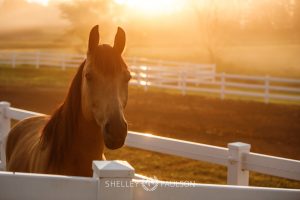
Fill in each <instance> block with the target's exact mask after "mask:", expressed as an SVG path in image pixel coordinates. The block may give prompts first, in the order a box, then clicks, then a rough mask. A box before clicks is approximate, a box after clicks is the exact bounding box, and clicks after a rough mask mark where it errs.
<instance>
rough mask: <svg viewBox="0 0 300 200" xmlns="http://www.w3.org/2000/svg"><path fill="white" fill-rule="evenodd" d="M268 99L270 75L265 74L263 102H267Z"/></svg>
mask: <svg viewBox="0 0 300 200" xmlns="http://www.w3.org/2000/svg"><path fill="white" fill-rule="evenodd" d="M269 101H270V77H269V76H268V75H266V76H265V103H267V104H268V103H269Z"/></svg>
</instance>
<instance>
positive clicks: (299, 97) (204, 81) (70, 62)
mask: <svg viewBox="0 0 300 200" xmlns="http://www.w3.org/2000/svg"><path fill="white" fill-rule="evenodd" d="M84 58H85V56H84V55H81V54H58V53H43V52H4V51H2V52H0V64H6V65H11V66H12V67H13V68H15V67H17V65H33V66H35V67H36V68H40V67H42V66H49V67H61V68H62V69H66V68H68V67H78V66H79V64H80V63H81V62H82V61H83V59H84ZM126 61H127V63H128V65H129V67H130V70H131V72H132V76H133V80H132V81H131V84H133V85H139V86H142V87H144V89H145V90H147V89H148V88H149V87H156V88H165V89H173V90H177V91H181V93H182V94H183V95H184V94H186V93H187V92H199V93H209V94H214V95H218V96H220V98H221V99H224V98H225V97H226V96H231V97H234V96H237V97H246V98H252V99H260V100H264V101H265V103H269V101H273V100H284V101H291V102H295V103H300V80H298V79H288V78H279V77H270V76H248V75H236V74H226V73H216V67H215V65H213V64H191V63H181V62H168V61H162V60H152V59H145V58H127V59H126Z"/></svg>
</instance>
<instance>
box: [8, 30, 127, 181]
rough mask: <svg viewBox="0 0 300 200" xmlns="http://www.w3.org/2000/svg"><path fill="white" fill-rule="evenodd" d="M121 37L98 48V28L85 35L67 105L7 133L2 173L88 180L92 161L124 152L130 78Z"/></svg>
mask: <svg viewBox="0 0 300 200" xmlns="http://www.w3.org/2000/svg"><path fill="white" fill-rule="evenodd" d="M124 46H125V32H124V31H123V29H121V28H118V31H117V34H116V36H115V41H114V46H113V47H111V46H109V45H106V44H103V45H99V32H98V25H97V26H95V27H93V28H92V30H91V31H90V36H89V43H88V51H87V57H86V60H85V61H84V62H83V63H82V64H81V66H80V67H79V69H78V71H77V73H76V75H75V77H74V79H73V81H72V84H71V86H70V89H69V92H68V94H67V97H66V99H65V100H64V102H63V103H62V105H61V106H60V107H59V108H58V109H57V110H56V111H55V112H54V114H53V115H52V116H51V117H48V116H41V117H32V118H27V119H25V120H23V121H21V122H19V123H18V124H17V125H16V126H15V127H14V128H13V129H12V130H11V131H10V133H9V135H8V138H7V144H6V162H7V170H8V171H14V172H32V173H48V174H63V175H74V176H91V175H92V169H91V167H92V161H93V160H102V159H105V157H104V154H103V150H104V145H105V146H106V147H107V148H109V149H117V148H120V147H122V146H123V144H124V141H125V138H126V135H127V123H126V120H125V118H124V114H123V110H124V108H125V106H126V103H127V95H128V82H129V80H130V78H131V76H130V72H129V71H128V69H127V66H126V64H125V62H124V60H123V59H122V56H121V54H122V52H123V50H124Z"/></svg>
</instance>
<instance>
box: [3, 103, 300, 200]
mask: <svg viewBox="0 0 300 200" xmlns="http://www.w3.org/2000/svg"><path fill="white" fill-rule="evenodd" d="M40 115H43V114H41V113H35V112H30V111H26V110H22V109H18V108H12V107H10V104H9V103H7V102H0V142H1V167H2V168H5V151H4V146H5V145H4V144H5V142H3V141H4V138H6V136H7V134H8V132H9V130H10V126H11V124H10V122H11V119H14V120H22V119H24V118H27V117H32V116H40ZM125 144H126V145H127V146H129V147H135V148H140V149H144V150H150V151H155V152H160V153H166V154H170V155H176V156H182V157H186V158H190V159H194V160H199V161H205V162H211V163H215V164H219V165H223V166H227V169H228V170H227V183H228V184H229V185H240V186H248V183H249V170H250V171H256V172H260V173H264V174H269V175H274V176H278V177H283V178H288V179H293V180H298V181H300V161H297V160H291V159H285V158H280V157H273V156H268V155H263V154H256V153H251V152H250V145H249V144H245V143H239V142H237V143H230V144H228V148H223V147H217V146H212V145H205V144H201V143H195V142H188V141H182V140H177V139H172V138H166V137H160V136H154V135H151V134H143V133H137V132H132V131H129V133H128V136H127V138H126V142H125ZM102 164H103V163H102ZM102 164H99V165H98V164H97V163H94V164H93V169H94V179H92V178H78V177H76V178H75V177H65V176H49V175H39V176H36V175H34V176H32V175H29V174H22V173H9V172H1V173H0V185H1V187H0V199H1V194H2V195H3V194H5V195H6V196H4V197H11V196H12V197H15V198H16V199H17V197H20V196H21V195H23V194H24V193H25V194H29V193H30V192H29V191H27V189H29V188H35V187H33V186H32V185H31V184H28V182H30V183H32V184H33V185H36V186H37V188H40V189H39V190H37V189H36V188H35V191H38V194H40V193H39V192H41V193H42V192H47V193H49V194H50V197H53V196H51V195H60V196H61V198H63V197H66V195H67V197H70V198H71V197H72V198H73V197H76V195H75V194H77V193H76V192H78V193H79V192H80V195H79V196H78V197H82V195H87V196H88V197H90V199H97V198H98V199H106V198H102V195H104V194H109V195H116V196H114V197H119V196H118V195H119V194H118V192H121V191H119V190H118V189H116V190H111V188H105V187H104V183H103V182H101V181H103V180H115V179H116V180H119V179H121V180H123V178H125V179H126V180H130V181H136V185H137V186H136V187H134V188H133V189H132V188H131V189H132V190H134V191H133V196H130V198H129V197H128V199H141V198H142V197H143V198H144V199H166V197H168V196H169V195H172V199H183V198H184V196H185V195H186V196H189V199H197V198H198V197H199V196H203V198H204V197H207V198H205V199H216V198H221V197H222V199H232V198H234V197H236V196H239V195H243V199H247V198H248V199H253V197H255V199H265V198H267V199H268V198H270V199H276V198H278V199H280V198H282V199H290V198H291V199H297V198H299V196H300V190H287V189H274V188H273V189H271V188H254V187H231V186H216V185H215V186H214V185H203V184H192V185H190V186H191V187H186V186H185V185H184V184H183V183H178V184H179V185H180V187H174V184H173V187H170V185H169V186H168V183H164V182H159V186H160V187H159V186H157V185H155V184H158V182H157V181H154V182H150V183H149V179H144V180H133V175H132V173H134V172H133V168H129V169H128V165H127V164H126V165H125V166H127V167H125V170H127V172H128V170H129V171H130V173H124V171H123V172H122V173H121V172H118V170H117V171H116V174H114V173H112V172H111V171H113V170H111V167H112V168H114V169H116V167H115V164H112V165H111V166H110V165H109V164H108V163H106V164H105V162H104V166H102ZM100 165H101V166H102V167H99V166H100ZM107 167H108V168H107ZM102 169H103V170H107V171H109V172H107V174H108V175H107V176H106V175H105V173H106V172H105V171H104V172H99V170H102ZM122 169H124V168H123V167H122V166H121V171H122ZM95 170H96V172H95ZM195 170H196V169H195ZM97 171H98V172H97ZM118 173H119V174H118ZM124 174H127V175H126V176H124ZM101 175H102V176H101ZM129 175H130V176H129ZM123 176H124V177H123ZM135 177H136V178H137V177H140V176H138V175H136V176H135ZM95 178H96V179H95ZM99 178H100V179H99ZM102 178H103V179H102ZM105 178H107V179H105ZM127 178H128V179H127ZM99 181H100V182H99ZM143 181H144V182H143ZM147 181H148V182H147ZM16 182H18V184H19V185H22V190H21V191H22V192H21V193H18V192H13V190H14V188H13V189H12V187H13V186H14V185H15V183H16ZM143 184H147V187H149V188H150V189H151V188H154V187H158V189H157V190H155V191H152V192H153V193H151V192H149V191H143V188H144V189H145V187H144V185H143ZM161 184H162V185H161ZM169 184H170V183H169ZM176 184H177V183H176ZM28 185H30V187H29V186H28ZM57 185H60V186H62V188H61V190H62V191H60V189H59V188H60V187H58V186H57ZM23 186H24V188H23ZM48 188H49V190H48ZM74 188H77V189H74ZM149 188H148V189H149ZM180 188H181V189H180ZM182 188H183V189H182ZM113 189H115V188H113ZM123 189H124V188H123ZM58 190H59V191H60V192H58V193H56V192H57V191H58ZM71 190H72V192H75V194H74V193H72V194H69V195H71V196H68V192H67V191H71ZM107 190H108V191H107ZM51 191H56V192H55V193H53V194H52V192H51ZM99 191H100V194H99ZM122 191H123V190H122ZM3 192H4V193H3ZM19 192H20V191H19ZM97 192H98V193H97ZM123 192H124V191H123ZM147 192H148V193H147ZM218 192H221V193H218ZM31 193H33V192H32V191H31ZM101 193H102V194H101ZM130 193H131V195H132V191H131V192H130ZM121 194H123V193H120V195H121ZM126 194H127V193H126ZM246 194H247V195H250V194H251V195H254V196H247V195H246ZM18 195H19V196H18ZM32 195H36V194H32ZM99 195H100V196H101V197H100V196H99ZM127 195H128V194H127ZM141 195H142V196H141ZM244 195H245V196H244ZM277 195H278V196H277ZM297 195H298V196H297ZM121 196H122V195H121ZM30 197H32V196H30ZM50 197H49V199H51V198H50ZM55 197H57V196H55ZM43 199H44V198H43ZM108 199H116V198H108ZM125 199H127V198H125Z"/></svg>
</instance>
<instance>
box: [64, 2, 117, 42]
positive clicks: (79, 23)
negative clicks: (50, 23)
mask: <svg viewBox="0 0 300 200" xmlns="http://www.w3.org/2000/svg"><path fill="white" fill-rule="evenodd" d="M59 9H60V11H61V13H62V17H63V18H64V19H66V20H68V21H69V22H70V28H69V29H68V31H67V36H68V37H69V38H70V39H71V40H72V41H74V39H76V40H77V43H78V45H79V46H80V47H84V45H83V44H85V43H86V40H87V36H88V34H87V33H88V30H90V28H91V27H92V26H93V25H95V24H99V26H100V29H101V37H102V38H108V37H109V36H110V35H111V31H112V28H113V27H114V26H115V25H116V23H117V17H118V12H117V11H118V7H117V5H116V4H115V3H114V1H111V0H74V1H72V2H67V3H62V4H60V6H59ZM70 36H71V37H70Z"/></svg>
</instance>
